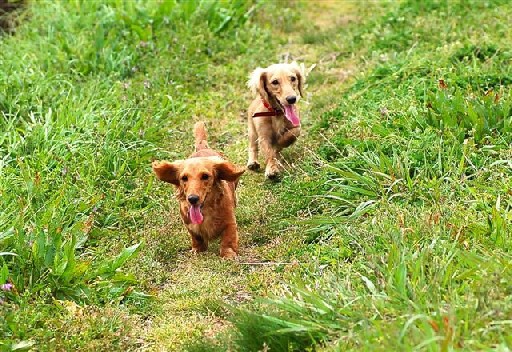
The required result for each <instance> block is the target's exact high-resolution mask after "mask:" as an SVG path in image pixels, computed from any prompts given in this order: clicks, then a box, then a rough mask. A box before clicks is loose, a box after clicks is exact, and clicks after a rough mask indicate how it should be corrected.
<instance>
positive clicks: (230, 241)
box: [220, 224, 238, 258]
mask: <svg viewBox="0 0 512 352" xmlns="http://www.w3.org/2000/svg"><path fill="white" fill-rule="evenodd" d="M237 252H238V233H237V229H236V224H230V225H228V226H227V227H226V229H225V230H224V232H223V233H222V239H221V240H220V256H221V257H223V258H234V257H236V254H237Z"/></svg>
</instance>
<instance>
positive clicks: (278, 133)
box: [247, 62, 305, 179]
mask: <svg viewBox="0 0 512 352" xmlns="http://www.w3.org/2000/svg"><path fill="white" fill-rule="evenodd" d="M304 80H305V75H304V73H303V71H302V70H301V68H300V66H299V65H298V64H297V63H296V62H292V63H291V64H275V65H271V66H269V67H267V68H261V67H258V68H257V69H256V70H254V71H253V72H252V74H251V75H250V77H249V81H248V83H247V85H248V87H249V88H251V90H252V91H253V93H255V94H256V93H258V97H257V98H255V99H254V100H253V102H252V103H251V105H250V106H249V109H248V124H249V126H248V127H249V150H248V152H249V160H248V162H247V167H248V168H249V169H251V170H257V169H259V167H260V164H259V163H258V151H259V149H260V148H261V150H262V152H263V154H264V156H265V164H266V168H265V176H266V177H267V178H270V179H272V178H275V177H277V176H278V174H279V161H278V159H279V157H280V152H281V150H282V149H283V148H286V147H288V146H290V145H291V144H292V143H294V142H295V140H296V139H297V137H298V136H299V135H300V123H299V124H298V125H297V126H294V125H293V124H292V122H290V121H289V119H287V118H286V117H285V116H284V115H280V116H264V117H253V114H254V113H258V112H265V111H268V109H267V108H266V107H265V105H264V101H265V102H267V103H268V104H269V105H270V106H271V107H272V108H273V109H274V110H285V108H292V109H295V112H296V115H297V117H298V116H299V110H298V108H297V107H296V105H294V104H296V103H297V102H298V101H299V99H300V98H301V96H303V90H304ZM290 97H295V98H296V101H295V102H293V103H291V104H289V102H288V101H287V98H290ZM292 105H293V106H292Z"/></svg>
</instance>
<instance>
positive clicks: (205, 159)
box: [152, 122, 245, 258]
mask: <svg viewBox="0 0 512 352" xmlns="http://www.w3.org/2000/svg"><path fill="white" fill-rule="evenodd" d="M194 136H195V152H194V153H193V154H192V155H190V157H189V158H188V159H186V160H178V161H175V162H173V163H170V162H168V161H154V162H153V165H152V166H153V171H154V172H155V174H156V176H157V177H158V178H159V179H160V180H162V181H165V182H169V183H171V184H173V185H174V186H175V187H176V190H177V192H176V197H177V199H178V201H179V202H180V212H181V218H182V220H183V223H184V224H185V226H186V227H187V230H188V232H189V234H190V236H191V237H192V251H194V252H203V251H206V250H207V249H208V242H209V241H210V240H212V239H215V238H217V237H221V244H220V255H221V256H222V257H225V258H232V257H235V256H236V254H237V252H238V233H237V225H236V219H235V206H236V196H235V189H236V187H237V184H238V179H239V178H240V176H241V175H242V174H243V173H244V171H245V170H239V169H237V168H236V167H235V166H234V165H233V164H232V163H230V162H229V161H227V160H225V159H224V157H223V156H222V154H220V153H218V152H216V151H214V150H212V149H210V148H209V147H208V143H207V142H206V130H205V126H204V123H202V122H198V123H196V124H195V125H194Z"/></svg>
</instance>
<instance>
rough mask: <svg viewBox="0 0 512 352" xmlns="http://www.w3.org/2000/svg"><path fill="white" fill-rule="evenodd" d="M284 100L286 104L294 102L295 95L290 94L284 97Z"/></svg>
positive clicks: (295, 99)
mask: <svg viewBox="0 0 512 352" xmlns="http://www.w3.org/2000/svg"><path fill="white" fill-rule="evenodd" d="M286 101H287V102H288V104H295V102H296V101H297V97H296V96H295V95H290V96H289V97H286Z"/></svg>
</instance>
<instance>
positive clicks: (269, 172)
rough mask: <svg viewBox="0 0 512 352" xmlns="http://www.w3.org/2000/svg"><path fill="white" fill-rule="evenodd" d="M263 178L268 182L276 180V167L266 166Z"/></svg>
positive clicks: (277, 170) (277, 176) (277, 173)
mask: <svg viewBox="0 0 512 352" xmlns="http://www.w3.org/2000/svg"><path fill="white" fill-rule="evenodd" d="M265 177H266V178H268V179H269V180H277V179H278V178H279V168H278V167H277V166H275V165H274V166H267V168H266V170H265Z"/></svg>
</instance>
